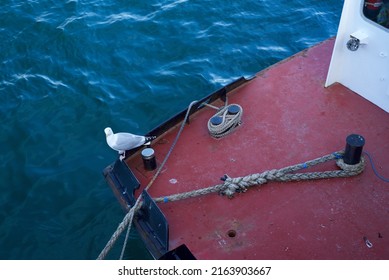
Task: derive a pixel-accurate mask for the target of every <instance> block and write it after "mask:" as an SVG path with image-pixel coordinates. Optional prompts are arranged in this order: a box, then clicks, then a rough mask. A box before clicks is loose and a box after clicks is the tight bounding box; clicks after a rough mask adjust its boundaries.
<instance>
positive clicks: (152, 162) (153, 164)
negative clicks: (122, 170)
mask: <svg viewBox="0 0 389 280" xmlns="http://www.w3.org/2000/svg"><path fill="white" fill-rule="evenodd" d="M141 154H142V159H143V166H144V168H145V169H146V170H148V171H152V170H154V169H155V168H157V161H156V159H155V154H154V150H153V149H152V148H146V149H143V150H142V153H141Z"/></svg>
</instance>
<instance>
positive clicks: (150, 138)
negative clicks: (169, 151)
mask: <svg viewBox="0 0 389 280" xmlns="http://www.w3.org/2000/svg"><path fill="white" fill-rule="evenodd" d="M155 138H157V136H146V137H145V143H148V142H150V141H152V140H154V139H155Z"/></svg>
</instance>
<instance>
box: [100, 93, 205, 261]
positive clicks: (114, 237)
mask: <svg viewBox="0 0 389 280" xmlns="http://www.w3.org/2000/svg"><path fill="white" fill-rule="evenodd" d="M196 103H198V101H197V100H195V101H192V102H191V103H190V104H189V107H188V109H187V111H186V115H185V117H184V120H183V121H182V123H181V127H180V129H179V131H178V132H177V136H176V138H175V139H174V141H173V144H172V146H171V147H170V149H169V151H168V153H167V154H166V156H165V158H164V160H163V161H162V163H161V165H160V166H159V168H158V169H157V172H156V173H155V174H154V176H153V178H152V179H151V181H150V182H149V183H148V184H147V186H146V187H145V190H146V191H147V190H148V189H149V188H150V187H151V185H152V184H153V183H154V181H155V180H156V179H157V177H158V176H159V174H160V173H161V171H162V168H163V167H164V166H165V164H166V161H167V160H168V158H169V157H170V155H171V153H172V151H173V149H174V147H175V145H176V144H177V141H178V139H179V138H180V135H181V133H182V131H183V129H184V126H185V124H186V123H187V120H188V118H189V113H190V111H191V110H192V107H193V105H194V104H196ZM141 207H142V196H141V195H140V196H139V197H138V199H137V200H136V202H135V204H134V206H132V207H131V209H130V210H129V211H128V212H127V214H126V215H125V216H124V218H123V221H122V222H121V223H120V224H119V226H118V227H117V229H116V231H115V232H114V233H113V235H112V236H111V238H110V240H109V241H108V242H107V244H106V245H105V247H104V249H103V250H102V251H101V253H100V254H99V256H98V257H97V259H98V260H103V259H105V258H106V256H107V254H108V253H109V251H110V250H111V249H112V247H113V246H114V245H115V243H116V241H117V240H118V239H119V237H120V235H121V234H122V233H123V231H124V230H125V229H126V227H127V228H128V229H127V234H126V238H125V241H124V245H123V249H122V252H121V255H120V259H122V258H123V254H124V249H125V247H126V245H127V240H128V236H129V232H130V230H131V225H132V221H133V219H134V215H135V213H136V211H138V210H139V209H140V208H141Z"/></svg>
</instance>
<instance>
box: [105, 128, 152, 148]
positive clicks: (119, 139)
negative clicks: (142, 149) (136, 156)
mask: <svg viewBox="0 0 389 280" xmlns="http://www.w3.org/2000/svg"><path fill="white" fill-rule="evenodd" d="M145 140H146V139H145V137H144V136H140V135H134V134H131V133H125V132H119V133H115V134H113V135H111V136H109V137H108V139H107V141H108V142H109V145H110V146H111V148H112V149H114V150H117V151H126V150H131V149H133V148H136V147H139V146H141V145H143V144H144V143H145Z"/></svg>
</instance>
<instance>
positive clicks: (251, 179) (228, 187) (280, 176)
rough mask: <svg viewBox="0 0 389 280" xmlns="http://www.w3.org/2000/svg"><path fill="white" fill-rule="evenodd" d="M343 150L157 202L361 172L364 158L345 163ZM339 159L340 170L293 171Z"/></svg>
mask: <svg viewBox="0 0 389 280" xmlns="http://www.w3.org/2000/svg"><path fill="white" fill-rule="evenodd" d="M343 154H344V152H343V151H339V152H336V153H332V154H329V155H326V156H323V157H320V158H317V159H314V160H310V161H307V162H305V163H302V164H296V165H292V166H288V167H285V168H281V169H273V170H269V171H265V172H262V173H256V174H250V175H247V176H244V177H237V178H230V177H228V176H227V175H226V176H225V178H224V183H223V184H218V185H214V186H211V187H207V188H203V189H199V190H195V191H190V192H185V193H180V194H173V195H170V196H165V197H159V198H156V199H154V200H155V201H156V202H168V201H177V200H182V199H186V198H191V197H197V196H201V195H205V194H209V193H214V192H219V193H220V194H222V195H226V196H228V197H230V198H231V197H233V196H234V194H235V193H236V192H245V191H246V190H247V188H249V187H251V186H258V185H262V184H265V183H267V182H268V181H281V182H287V181H301V180H317V179H328V178H341V177H351V176H355V175H358V174H360V173H361V172H362V171H363V170H364V167H365V161H364V158H363V157H362V158H361V161H360V163H358V164H356V165H348V164H345V163H344V161H343V159H342V158H341V157H342V155H343ZM335 159H336V160H337V162H336V163H337V165H338V166H339V168H341V169H340V170H334V171H324V172H305V173H291V172H295V171H298V170H302V169H306V168H309V167H312V166H315V165H318V164H320V163H324V162H327V161H330V160H335Z"/></svg>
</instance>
